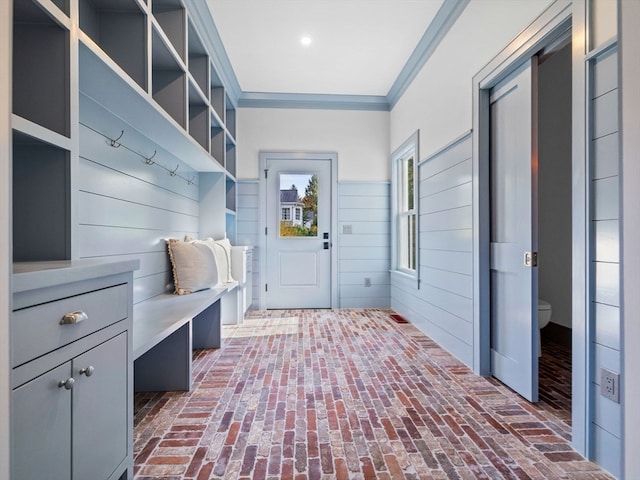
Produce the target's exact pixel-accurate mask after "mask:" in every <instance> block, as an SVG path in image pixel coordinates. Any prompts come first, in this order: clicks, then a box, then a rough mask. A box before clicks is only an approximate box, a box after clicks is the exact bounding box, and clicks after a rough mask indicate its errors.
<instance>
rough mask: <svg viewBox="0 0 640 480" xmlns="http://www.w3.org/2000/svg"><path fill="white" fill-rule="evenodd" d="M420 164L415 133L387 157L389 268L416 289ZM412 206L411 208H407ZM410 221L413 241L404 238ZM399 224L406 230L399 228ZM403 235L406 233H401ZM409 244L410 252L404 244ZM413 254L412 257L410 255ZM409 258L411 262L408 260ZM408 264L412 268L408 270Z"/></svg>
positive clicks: (417, 277)
mask: <svg viewBox="0 0 640 480" xmlns="http://www.w3.org/2000/svg"><path fill="white" fill-rule="evenodd" d="M410 160H411V161H412V162H411V163H412V165H411V168H412V170H413V172H412V175H413V177H412V180H413V196H412V198H409V197H408V195H407V193H408V192H407V190H408V188H409V187H408V185H407V181H408V179H409V178H410V176H409V172H408V170H407V168H408V165H407V164H408V162H409V161H410ZM419 161H420V154H419V131H416V132H415V133H414V134H413V135H411V136H410V137H409V138H408V139H407V140H406V141H405V142H404V143H403V144H402V145H400V147H398V148H397V149H396V150H395V151H394V152H393V154H392V155H391V169H392V174H391V180H392V181H391V190H392V192H391V205H392V229H391V231H392V239H391V243H392V251H391V261H392V265H391V269H392V271H395V272H398V273H402V274H404V275H407V276H409V277H412V278H414V279H416V281H417V282H418V288H419V269H420V261H419V257H420V246H419V219H420V215H419V195H418V189H419V181H418V180H419V179H418V171H419V170H418V163H419ZM411 202H412V203H413V208H409V207H410V206H411ZM411 218H413V219H414V221H413V224H412V226H413V240H412V241H411V240H409V239H408V237H409V235H410V234H411V232H410V230H411V220H410V219H411ZM403 222H404V223H405V225H406V227H404V226H403ZM404 232H406V234H405V233H404ZM411 244H413V246H414V248H413V252H411V249H410V248H409V247H408V245H411ZM412 254H413V255H412ZM410 258H412V259H413V262H411V261H410V260H409V259H410ZM411 263H413V267H414V268H411V266H412V265H411Z"/></svg>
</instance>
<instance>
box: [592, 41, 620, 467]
mask: <svg viewBox="0 0 640 480" xmlns="http://www.w3.org/2000/svg"><path fill="white" fill-rule="evenodd" d="M591 68H592V71H591V80H592V81H591V95H590V99H591V108H590V111H591V116H592V124H591V125H592V127H591V137H590V141H591V169H590V170H591V198H592V209H591V227H592V229H591V244H592V248H591V258H592V278H593V282H592V292H591V299H592V309H591V317H592V321H591V322H590V323H591V325H593V328H594V331H593V332H592V334H591V335H590V338H591V339H592V344H591V349H592V351H593V362H594V368H593V371H592V375H593V376H592V378H591V384H592V388H593V389H594V396H593V398H594V401H595V402H594V403H595V405H594V412H593V417H592V422H593V432H594V440H595V441H594V446H595V448H594V459H595V461H597V462H598V463H599V464H600V465H602V466H603V467H604V468H606V469H607V470H608V471H610V472H611V473H613V474H614V475H616V476H619V475H620V474H621V454H620V452H621V447H622V444H621V440H620V439H621V436H622V425H621V418H622V417H621V415H622V412H621V408H620V404H619V403H614V402H612V401H611V400H609V399H607V398H605V397H603V396H601V395H600V394H599V385H600V368H602V367H604V368H607V369H609V370H612V371H613V372H620V371H621V359H620V357H621V352H620V233H619V232H620V199H619V182H620V172H619V158H620V155H619V149H618V142H619V131H618V130H619V125H618V111H619V109H618V52H617V48H614V49H612V50H609V51H607V52H604V53H603V54H601V55H599V56H598V57H597V58H596V59H595V60H593V61H592V63H591Z"/></svg>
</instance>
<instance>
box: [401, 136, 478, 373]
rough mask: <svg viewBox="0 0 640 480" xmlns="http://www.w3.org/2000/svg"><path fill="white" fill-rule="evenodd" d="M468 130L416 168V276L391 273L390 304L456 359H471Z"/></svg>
mask: <svg viewBox="0 0 640 480" xmlns="http://www.w3.org/2000/svg"><path fill="white" fill-rule="evenodd" d="M471 146H472V145H471V134H470V133H469V134H467V135H464V136H463V137H461V138H459V139H457V140H455V141H454V142H452V143H451V144H449V145H448V146H446V147H444V148H443V149H441V150H440V151H438V152H437V153H435V154H433V155H431V156H430V157H428V158H426V159H425V160H423V161H422V162H421V163H420V164H419V166H418V181H419V191H418V193H419V220H418V225H419V235H420V238H419V263H420V265H419V268H420V271H419V276H420V288H419V289H418V288H417V285H416V282H415V281H413V280H408V279H406V278H404V277H403V276H402V275H399V274H395V275H392V283H391V295H392V297H391V306H392V308H394V309H395V310H396V311H398V312H399V313H401V314H404V315H406V316H408V318H410V319H411V321H412V322H413V323H415V324H416V325H417V326H418V327H419V328H420V329H421V330H422V331H423V332H425V333H426V334H427V335H429V336H430V337H431V338H432V339H434V340H435V341H436V342H438V343H439V344H440V345H441V346H442V347H444V348H445V349H447V350H449V351H450V352H451V353H453V354H454V355H455V356H456V357H458V358H459V359H460V360H461V361H463V362H464V363H466V364H467V365H471V364H472V361H473V277H472V273H473V259H472V253H471V252H472V209H471V205H472V193H471V192H472V183H471V180H472V165H471Z"/></svg>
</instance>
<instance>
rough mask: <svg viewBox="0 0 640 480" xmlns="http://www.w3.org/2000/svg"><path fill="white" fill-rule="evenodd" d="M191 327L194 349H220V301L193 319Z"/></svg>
mask: <svg viewBox="0 0 640 480" xmlns="http://www.w3.org/2000/svg"><path fill="white" fill-rule="evenodd" d="M191 325H192V330H193V348H220V344H221V337H222V334H221V330H220V328H221V327H220V300H218V301H217V302H215V303H213V304H211V305H210V306H208V307H207V308H206V310H204V311H202V312H201V313H200V314H198V315H196V316H195V317H193V319H192V320H191Z"/></svg>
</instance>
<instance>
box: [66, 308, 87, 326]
mask: <svg viewBox="0 0 640 480" xmlns="http://www.w3.org/2000/svg"><path fill="white" fill-rule="evenodd" d="M88 319H89V317H88V316H87V314H86V313H84V312H83V311H82V310H78V311H76V312H71V313H67V314H66V315H65V316H64V317H62V320H60V325H71V324H73V323H80V322H84V321H85V320H88Z"/></svg>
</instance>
